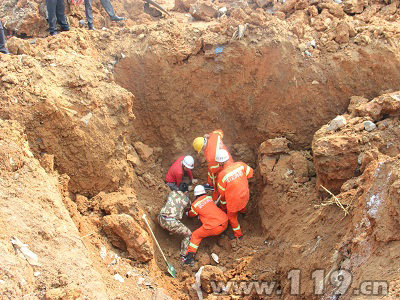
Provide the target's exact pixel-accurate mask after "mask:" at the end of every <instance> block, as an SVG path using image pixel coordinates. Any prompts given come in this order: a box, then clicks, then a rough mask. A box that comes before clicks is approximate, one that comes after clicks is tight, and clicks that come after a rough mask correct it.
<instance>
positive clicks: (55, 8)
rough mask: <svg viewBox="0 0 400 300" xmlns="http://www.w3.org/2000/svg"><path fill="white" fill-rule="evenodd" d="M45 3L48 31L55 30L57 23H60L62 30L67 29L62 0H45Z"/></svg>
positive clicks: (52, 31)
mask: <svg viewBox="0 0 400 300" xmlns="http://www.w3.org/2000/svg"><path fill="white" fill-rule="evenodd" d="M46 5H47V15H48V19H47V21H48V22H49V31H50V33H54V32H57V23H58V24H60V26H61V29H62V30H69V24H68V22H67V18H66V17H65V4H64V0H46Z"/></svg>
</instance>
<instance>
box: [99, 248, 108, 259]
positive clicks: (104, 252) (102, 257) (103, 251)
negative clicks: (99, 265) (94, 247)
mask: <svg viewBox="0 0 400 300" xmlns="http://www.w3.org/2000/svg"><path fill="white" fill-rule="evenodd" d="M106 256H107V249H106V247H104V246H101V248H100V257H101V259H103V260H104V259H105V258H106Z"/></svg>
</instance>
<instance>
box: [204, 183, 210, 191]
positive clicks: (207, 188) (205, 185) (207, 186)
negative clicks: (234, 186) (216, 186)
mask: <svg viewBox="0 0 400 300" xmlns="http://www.w3.org/2000/svg"><path fill="white" fill-rule="evenodd" d="M203 186H204V188H205V189H206V190H209V189H211V185H209V184H208V183H206V184H203Z"/></svg>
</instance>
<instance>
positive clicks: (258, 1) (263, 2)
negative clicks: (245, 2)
mask: <svg viewBox="0 0 400 300" xmlns="http://www.w3.org/2000/svg"><path fill="white" fill-rule="evenodd" d="M255 2H256V4H257V6H258V7H260V8H263V7H264V6H267V4H269V3H272V2H273V1H271V0H255Z"/></svg>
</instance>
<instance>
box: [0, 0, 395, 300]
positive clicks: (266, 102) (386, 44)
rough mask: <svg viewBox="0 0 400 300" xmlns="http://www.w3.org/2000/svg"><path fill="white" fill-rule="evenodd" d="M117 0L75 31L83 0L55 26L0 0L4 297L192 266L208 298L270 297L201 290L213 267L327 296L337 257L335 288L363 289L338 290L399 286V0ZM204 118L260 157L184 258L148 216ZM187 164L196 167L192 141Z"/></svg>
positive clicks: (98, 285)
mask: <svg viewBox="0 0 400 300" xmlns="http://www.w3.org/2000/svg"><path fill="white" fill-rule="evenodd" d="M113 4H114V7H115V9H116V11H117V13H118V14H119V15H122V16H125V17H127V18H128V20H126V21H124V22H123V23H114V22H111V21H110V20H109V18H108V17H107V16H106V14H105V12H104V10H103V9H102V7H101V5H100V3H99V2H97V1H95V3H94V13H95V26H96V28H98V29H99V30H96V31H87V30H86V29H85V28H79V27H81V25H80V23H79V21H81V20H84V19H85V15H84V9H83V7H82V6H79V7H75V6H72V5H71V6H68V7H67V12H68V15H69V21H70V23H71V28H72V30H71V31H70V32H63V33H61V34H59V35H58V36H55V37H46V36H47V33H46V27H47V26H46V21H45V8H44V3H42V2H40V1H39V2H38V1H31V0H26V1H16V0H7V1H3V2H2V3H1V4H0V17H1V18H2V21H3V23H4V24H5V26H6V28H7V30H9V31H10V32H12V33H13V34H14V35H15V36H14V37H12V38H10V39H9V41H8V44H7V46H8V48H9V50H10V51H11V52H12V55H10V56H5V55H2V56H1V57H0V81H1V85H0V96H1V99H2V101H0V152H1V155H0V173H1V176H0V184H1V189H0V195H1V197H0V202H1V207H2V208H1V210H0V222H1V226H0V228H1V230H0V236H1V242H0V246H1V248H0V249H1V250H0V251H1V256H0V257H1V262H2V263H1V264H0V293H1V295H2V298H5V299H15V298H23V297H24V298H25V299H26V298H29V299H43V298H45V299H84V298H85V297H86V298H89V299H151V298H152V299H168V297H171V298H172V299H195V298H196V297H197V294H196V291H195V290H194V288H193V287H192V284H193V283H194V282H195V277H194V275H195V273H196V272H197V271H198V269H199V268H200V267H201V266H205V268H204V270H203V274H202V277H201V286H202V290H203V296H204V297H205V298H207V299H237V298H238V297H242V298H246V299H260V298H271V297H268V296H267V295H256V294H255V290H253V294H252V295H247V296H246V295H240V293H239V294H235V291H234V290H231V291H228V292H227V293H226V295H220V294H212V289H211V284H210V281H212V280H224V281H227V280H233V281H237V282H238V281H244V282H250V281H252V280H253V281H254V280H255V281H268V282H271V281H275V282H276V284H275V285H274V286H273V288H274V289H273V290H274V295H275V296H276V297H277V298H283V299H338V296H337V295H335V291H334V287H335V284H336V282H337V281H335V278H334V277H335V274H336V273H337V272H336V271H337V270H347V271H349V272H351V275H352V281H351V283H350V292H348V293H346V295H343V296H340V299H350V298H355V299H364V298H365V295H358V297H356V296H357V295H356V294H354V295H353V294H352V291H353V290H354V289H356V288H359V287H360V284H361V283H362V282H364V281H366V280H383V281H387V282H388V284H389V294H390V297H397V296H398V295H399V294H400V289H399V280H398V270H399V269H400V265H399V263H398V261H399V255H398V254H397V253H398V251H399V247H400V244H399V240H400V232H399V230H398V228H399V221H400V219H399V217H398V216H399V211H398V207H399V202H400V201H399V196H398V195H399V191H398V190H399V188H400V185H399V182H400V181H399V178H398V177H399V176H400V175H399V174H398V171H397V170H398V169H399V164H400V162H399V151H400V147H399V145H398V140H399V136H400V131H399V115H400V104H399V103H400V92H396V91H398V90H399V89H400V73H399V70H400V68H399V66H400V58H399V51H398V46H399V28H400V27H399V21H398V16H399V12H398V9H397V8H398V6H399V2H398V1H395V2H391V3H386V2H382V1H352V0H346V1H344V2H343V4H337V3H335V2H330V1H310V2H306V1H298V0H287V1H285V2H284V3H282V2H281V1H259V0H257V1H254V2H252V1H248V2H247V1H229V2H225V1H215V2H213V3H211V2H207V1H185V0H180V1H176V2H175V3H172V2H171V1H162V2H160V4H161V5H162V6H164V7H165V8H167V9H168V10H169V12H170V13H171V16H170V17H168V16H162V17H161V18H156V17H151V16H149V15H148V14H146V13H145V12H144V11H143V3H142V2H140V1H125V0H116V1H113ZM223 7H226V13H224V10H223V9H222V10H221V8H223ZM199 19H200V20H201V21H196V20H199ZM82 27H84V25H82ZM103 27H104V28H103ZM101 28H103V29H101ZM243 30H244V34H243V36H242V31H243ZM26 37H29V38H26ZM338 115H339V117H338V118H335V117H337V116H338ZM334 118H335V119H334ZM333 119H334V120H333ZM216 128H222V129H223V130H224V132H225V139H224V140H225V141H226V144H227V145H228V147H229V149H230V151H231V152H232V154H233V156H234V158H235V159H237V160H242V161H245V162H246V163H248V164H250V165H251V166H252V167H254V168H255V169H256V175H255V178H254V179H252V180H251V182H250V188H251V199H250V202H249V207H248V208H249V211H248V214H247V215H246V217H245V218H243V219H242V218H240V222H241V224H242V227H243V229H244V234H245V237H244V238H243V239H242V240H238V241H229V240H228V238H227V236H226V235H223V236H220V237H214V238H209V239H206V240H204V241H203V242H202V244H201V247H200V248H199V252H198V254H197V257H196V258H197V260H198V261H197V262H196V264H195V266H194V267H184V268H183V267H181V266H180V260H179V243H180V239H179V237H175V236H170V235H168V234H167V232H166V231H164V230H163V229H161V228H160V227H159V226H158V225H157V222H156V217H157V214H158V212H159V210H160V209H161V207H162V206H163V204H164V202H165V200H166V198H167V195H168V188H167V187H166V186H165V184H164V182H163V179H164V176H165V173H166V171H167V168H168V167H169V165H170V164H171V163H172V162H173V161H174V159H176V158H177V157H178V156H180V155H183V154H193V155H194V153H193V150H192V147H191V142H192V140H193V138H194V137H196V136H199V135H203V134H204V133H207V132H209V131H211V130H213V129H216ZM194 174H195V177H196V178H199V179H200V180H201V182H203V181H204V180H205V176H206V164H205V161H204V158H203V157H201V156H196V168H195V170H194ZM321 185H322V186H323V187H325V188H327V189H328V190H329V191H331V192H333V193H334V194H335V195H336V197H337V199H338V200H337V201H339V202H340V203H338V204H340V205H342V208H341V207H339V205H335V202H334V199H333V198H332V197H331V195H330V194H328V193H327V192H326V191H324V190H323V187H321ZM143 213H146V214H147V215H148V218H149V219H150V221H151V225H152V228H153V230H154V231H155V234H156V236H157V237H158V238H159V240H160V244H161V247H162V248H163V249H164V250H165V253H166V256H167V258H168V259H169V261H170V262H171V263H172V264H173V265H174V266H175V267H176V269H177V271H178V278H177V279H173V278H171V277H170V276H168V275H167V274H166V272H165V270H166V269H165V263H164V261H163V259H162V257H161V255H160V253H159V252H158V250H157V248H155V244H154V243H153V241H152V240H151V238H150V235H149V232H148V231H147V229H146V227H145V224H144V222H143V220H142V215H143ZM183 222H184V223H185V224H188V226H189V227H190V228H191V229H195V228H197V227H198V226H199V225H200V223H199V222H198V221H196V220H188V219H186V218H184V220H183ZM12 238H18V239H19V240H20V241H21V242H22V243H23V244H26V245H27V247H28V248H29V249H30V250H31V251H33V252H34V253H35V254H36V255H37V257H38V262H35V259H33V260H32V258H29V259H27V257H26V255H25V256H24V254H22V250H21V249H22V248H21V246H14V247H13V244H12V243H11V239H12ZM211 253H216V254H217V255H218V256H219V260H220V263H219V265H217V264H216V263H215V262H214V261H213V260H212V259H211V258H210V254H211ZM33 258H35V257H33ZM294 269H299V270H301V279H300V292H299V294H298V295H290V290H291V289H292V288H293V287H292V286H291V285H290V280H288V274H290V271H291V270H294ZM317 269H323V270H324V276H323V277H321V281H319V282H318V283H319V284H321V283H323V284H324V286H325V290H324V293H323V294H321V295H314V294H313V291H314V288H315V284H314V281H313V280H312V279H311V276H312V274H315V273H313V271H315V270H317ZM318 279H320V278H318ZM121 281H123V282H121ZM279 293H280V294H279ZM277 294H278V295H277ZM378 298H380V296H379V297H378Z"/></svg>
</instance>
